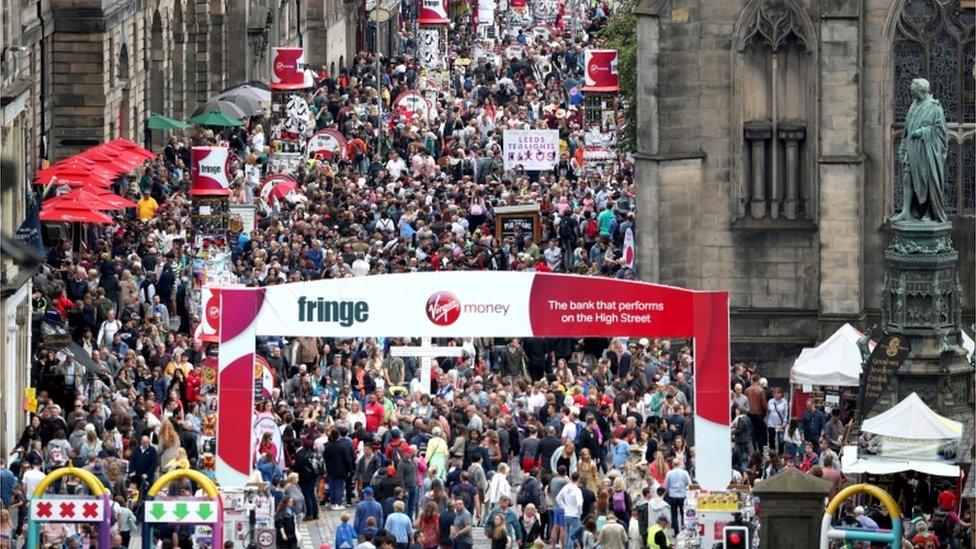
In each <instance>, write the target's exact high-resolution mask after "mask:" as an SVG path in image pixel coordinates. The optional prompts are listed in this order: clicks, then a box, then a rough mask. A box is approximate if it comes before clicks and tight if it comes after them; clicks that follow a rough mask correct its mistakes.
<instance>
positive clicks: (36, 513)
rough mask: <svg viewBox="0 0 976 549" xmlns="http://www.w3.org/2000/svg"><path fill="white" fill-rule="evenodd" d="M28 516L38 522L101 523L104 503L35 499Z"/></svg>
mask: <svg viewBox="0 0 976 549" xmlns="http://www.w3.org/2000/svg"><path fill="white" fill-rule="evenodd" d="M30 516H31V518H32V519H33V520H35V521H39V522H102V519H103V518H105V502H104V501H103V500H102V498H56V497H55V498H48V497H42V498H35V499H33V500H31V502H30Z"/></svg>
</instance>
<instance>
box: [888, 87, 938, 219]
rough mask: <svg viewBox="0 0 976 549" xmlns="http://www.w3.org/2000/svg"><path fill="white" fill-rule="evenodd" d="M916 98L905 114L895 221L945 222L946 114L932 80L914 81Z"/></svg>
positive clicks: (899, 153)
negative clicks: (899, 185)
mask: <svg viewBox="0 0 976 549" xmlns="http://www.w3.org/2000/svg"><path fill="white" fill-rule="evenodd" d="M911 89H912V93H913V94H914V95H915V101H913V102H912V106H911V107H909V108H908V115H906V116H905V133H904V135H903V136H902V139H901V144H900V145H899V147H898V161H899V162H901V167H902V169H901V184H902V197H903V199H902V207H901V212H899V213H898V214H897V215H895V216H894V217H892V218H891V221H893V222H894V221H902V220H909V219H914V220H920V221H938V222H941V221H945V220H946V215H945V208H944V207H943V205H942V191H943V189H944V188H945V184H946V183H945V159H946V150H947V144H948V139H949V138H948V134H947V132H946V121H945V113H944V112H943V110H942V105H940V104H939V101H938V100H937V99H935V98H934V97H932V93H931V88H930V87H929V81H928V80H926V79H924V78H916V79H915V80H912V86H911Z"/></svg>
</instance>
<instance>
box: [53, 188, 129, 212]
mask: <svg viewBox="0 0 976 549" xmlns="http://www.w3.org/2000/svg"><path fill="white" fill-rule="evenodd" d="M75 201H76V202H79V203H81V204H84V205H86V206H90V207H91V209H93V210H124V209H126V208H135V207H136V203H135V202H133V201H131V200H128V199H126V198H123V197H121V196H119V195H117V194H113V193H112V192H109V191H106V192H105V193H104V194H99V193H96V192H92V191H90V190H88V189H83V188H82V189H74V190H72V191H71V192H69V193H66V194H62V195H60V196H56V197H54V198H49V199H48V200H45V201H44V203H43V204H42V207H44V208H53V207H57V205H58V204H62V203H65V202H68V203H71V202H75ZM72 206H73V204H72Z"/></svg>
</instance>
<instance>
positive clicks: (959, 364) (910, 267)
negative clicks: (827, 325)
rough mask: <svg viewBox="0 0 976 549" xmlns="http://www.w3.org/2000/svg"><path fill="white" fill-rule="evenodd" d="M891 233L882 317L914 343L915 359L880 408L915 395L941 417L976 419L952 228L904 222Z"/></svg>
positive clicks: (903, 369) (944, 224) (942, 224)
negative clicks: (964, 346) (963, 328)
mask: <svg viewBox="0 0 976 549" xmlns="http://www.w3.org/2000/svg"><path fill="white" fill-rule="evenodd" d="M892 229H893V230H894V238H892V240H891V244H890V245H889V246H888V248H887V249H886V250H885V252H884V256H885V278H884V289H883V294H882V299H881V318H882V321H883V323H884V326H885V329H886V330H887V331H889V332H901V333H903V334H905V335H907V336H908V337H909V338H910V339H911V343H912V354H911V355H910V356H909V358H908V360H906V361H905V363H904V365H902V367H901V369H900V370H899V371H898V373H897V375H896V378H895V380H894V381H893V382H892V383H891V384H890V385H889V387H888V389H889V391H888V392H889V394H888V397H887V398H884V399H882V401H881V402H879V404H878V407H877V409H879V410H884V409H885V408H887V407H888V406H890V405H893V404H895V403H897V402H899V401H901V399H903V398H905V397H906V396H908V395H909V394H910V393H911V392H912V391H914V392H916V393H918V395H919V396H920V397H922V400H924V401H925V402H926V404H928V405H929V406H931V407H932V408H933V409H934V410H936V411H938V412H939V413H942V414H944V415H948V416H950V417H954V416H963V415H967V417H971V416H972V409H973V366H972V365H971V364H970V363H969V360H968V357H967V356H966V351H965V350H964V349H963V347H962V340H961V339H960V329H961V326H962V300H963V295H962V285H961V284H960V283H959V273H958V270H957V268H956V266H957V263H958V261H959V253H958V252H957V251H956V250H955V248H953V246H952V236H951V230H952V224H951V223H950V222H947V221H946V222H935V221H920V220H905V221H896V222H894V223H893V224H892ZM889 399H890V401H889V402H885V401H886V400H889Z"/></svg>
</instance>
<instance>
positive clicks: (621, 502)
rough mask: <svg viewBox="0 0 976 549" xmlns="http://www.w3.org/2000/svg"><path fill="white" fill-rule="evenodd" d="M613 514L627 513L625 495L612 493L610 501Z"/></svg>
mask: <svg viewBox="0 0 976 549" xmlns="http://www.w3.org/2000/svg"><path fill="white" fill-rule="evenodd" d="M610 501H611V504H612V506H613V512H614V513H626V512H627V494H625V493H624V492H614V493H613V496H612V497H611V499H610Z"/></svg>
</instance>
